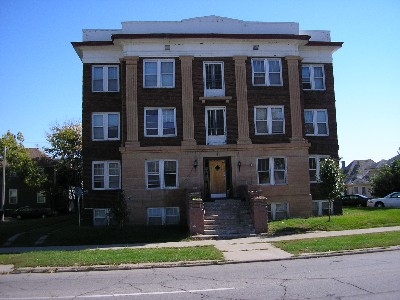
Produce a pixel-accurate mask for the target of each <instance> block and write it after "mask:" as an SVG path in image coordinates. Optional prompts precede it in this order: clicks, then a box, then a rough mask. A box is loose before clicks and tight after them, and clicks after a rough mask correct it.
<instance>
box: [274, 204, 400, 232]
mask: <svg viewBox="0 0 400 300" xmlns="http://www.w3.org/2000/svg"><path fill="white" fill-rule="evenodd" d="M399 225H400V209H390V208H387V209H385V208H384V209H376V208H344V209H343V215H340V216H331V221H328V217H327V216H323V217H311V218H293V219H288V220H282V221H271V222H269V223H268V232H269V233H270V234H275V235H279V234H285V233H303V232H308V231H335V230H348V229H362V228H373V227H390V226H399Z"/></svg>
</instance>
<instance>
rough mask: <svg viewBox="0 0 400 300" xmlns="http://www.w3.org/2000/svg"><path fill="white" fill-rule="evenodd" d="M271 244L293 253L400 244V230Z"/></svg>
mask: <svg viewBox="0 0 400 300" xmlns="http://www.w3.org/2000/svg"><path fill="white" fill-rule="evenodd" d="M273 245H274V246H275V247H278V248H280V249H282V250H284V251H286V252H289V253H292V254H295V255H299V254H304V253H318V252H331V251H342V250H355V249H365V248H375V247H390V246H398V245H400V231H392V232H380V233H369V234H357V235H350V236H335V237H327V238H315V239H302V240H290V241H281V242H274V243H273Z"/></svg>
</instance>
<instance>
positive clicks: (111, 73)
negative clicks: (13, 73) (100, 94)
mask: <svg viewBox="0 0 400 300" xmlns="http://www.w3.org/2000/svg"><path fill="white" fill-rule="evenodd" d="M108 91H113V92H116V91H118V68H117V67H108Z"/></svg>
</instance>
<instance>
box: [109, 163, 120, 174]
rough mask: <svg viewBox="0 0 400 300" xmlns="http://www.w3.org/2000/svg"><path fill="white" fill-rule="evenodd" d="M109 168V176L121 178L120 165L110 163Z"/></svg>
mask: <svg viewBox="0 0 400 300" xmlns="http://www.w3.org/2000/svg"><path fill="white" fill-rule="evenodd" d="M108 168H109V170H108V173H109V175H118V176H119V163H109V164H108Z"/></svg>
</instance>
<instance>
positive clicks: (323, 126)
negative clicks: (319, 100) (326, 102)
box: [304, 109, 329, 136]
mask: <svg viewBox="0 0 400 300" xmlns="http://www.w3.org/2000/svg"><path fill="white" fill-rule="evenodd" d="M304 120H305V133H306V135H317V136H328V135H329V130H328V113H327V110H326V109H306V110H304Z"/></svg>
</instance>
